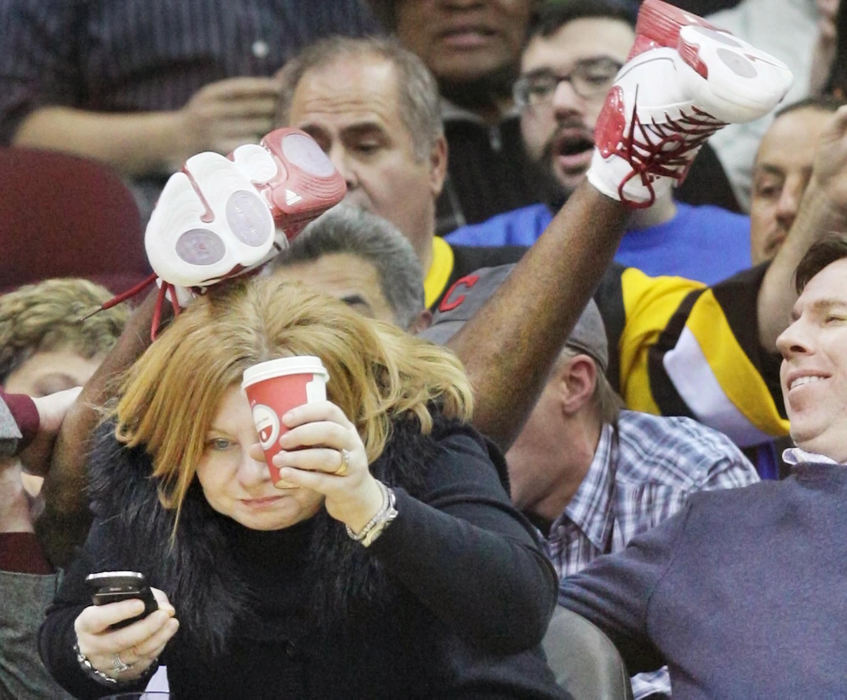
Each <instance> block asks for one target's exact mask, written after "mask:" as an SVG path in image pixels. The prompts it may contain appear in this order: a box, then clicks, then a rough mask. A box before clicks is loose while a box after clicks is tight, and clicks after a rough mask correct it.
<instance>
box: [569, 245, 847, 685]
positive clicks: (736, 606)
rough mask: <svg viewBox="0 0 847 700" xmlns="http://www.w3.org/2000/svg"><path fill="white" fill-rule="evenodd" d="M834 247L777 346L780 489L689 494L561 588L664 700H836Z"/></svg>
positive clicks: (841, 397) (841, 512)
mask: <svg viewBox="0 0 847 700" xmlns="http://www.w3.org/2000/svg"><path fill="white" fill-rule="evenodd" d="M845 279H847V236H845V235H843V234H841V235H837V236H832V237H830V238H827V239H824V240H822V241H820V242H818V243H816V244H814V245H813V246H812V247H811V248H810V249H809V251H808V252H807V254H806V255H805V256H804V258H803V259H802V261H801V262H800V264H799V266H798V268H797V276H796V280H797V289H798V292H800V296H799V298H798V300H797V302H796V304H795V305H794V309H793V312H792V318H793V321H792V323H791V324H790V325H789V326H788V328H787V329H786V330H785V331H784V332H783V333H782V334H781V335H780V336H779V340H778V346H779V350H780V352H781V354H782V358H783V359H782V367H781V371H780V383H781V386H782V392H783V396H784V397H785V405H786V409H787V412H788V417H789V419H790V421H791V435H792V438H793V440H794V443H795V445H796V447H794V448H792V449H789V450H787V451H786V454H785V459H786V461H788V462H789V463H791V464H793V474H792V476H791V477H789V478H788V479H785V480H783V481H780V482H770V483H761V484H757V485H754V486H750V487H747V488H743V489H736V490H733V491H726V492H713V493H702V494H696V495H694V496H693V497H692V498H691V499H690V500H689V502H688V504H687V506H686V507H685V508H684V509H683V510H682V511H681V512H680V513H679V514H678V515H676V516H674V517H672V518H671V519H669V520H667V521H665V522H664V523H662V524H661V525H659V526H658V527H656V528H654V529H653V530H651V531H649V532H648V533H646V534H645V535H643V536H638V537H636V538H635V539H633V540H632V541H631V542H630V544H629V546H628V547H627V548H626V549H625V550H624V551H623V552H622V553H619V554H615V555H610V556H607V557H601V558H600V559H597V560H595V562H593V563H592V564H591V565H590V566H589V567H588V568H586V569H585V570H583V571H582V572H581V573H579V574H577V575H575V576H573V577H570V578H568V579H566V580H565V582H564V583H563V585H562V586H561V588H560V599H559V600H560V603H561V604H563V605H564V606H565V607H567V608H570V609H571V610H573V611H575V612H577V613H579V614H581V615H583V616H585V617H586V618H588V619H590V620H591V621H592V622H594V623H595V624H596V625H598V626H599V627H601V628H602V629H603V630H604V631H605V632H606V634H608V635H609V636H610V637H611V638H612V640H613V641H614V642H615V644H616V645H617V647H618V648H619V649H620V651H621V653H622V655H623V656H624V659H625V661H626V663H627V666H628V667H629V670H630V671H631V672H636V671H643V670H649V669H654V668H658V667H659V666H661V665H662V664H663V663H667V664H668V666H669V668H670V673H671V683H672V689H673V694H674V697H675V698H680V699H684V698H753V697H756V698H760V697H761V698H765V697H768V698H775V697H779V698H807V697H814V698H834V697H845V695H847V675H845V673H844V654H845V649H847V596H845V589H844V580H845V578H847V539H846V538H845V537H844V534H845V532H847V511H845V508H844V503H845V501H847V285H845V283H844V280H845Z"/></svg>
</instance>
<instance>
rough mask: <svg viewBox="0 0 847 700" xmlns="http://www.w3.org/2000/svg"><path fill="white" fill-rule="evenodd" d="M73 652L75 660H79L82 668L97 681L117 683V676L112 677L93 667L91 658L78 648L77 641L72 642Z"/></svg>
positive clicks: (118, 681)
mask: <svg viewBox="0 0 847 700" xmlns="http://www.w3.org/2000/svg"><path fill="white" fill-rule="evenodd" d="M74 652H75V653H76V660H77V661H78V662H79V665H80V666H82V670H83V671H85V672H86V673H87V674H88V675H89V676H90V677H91V678H93V679H94V680H96V681H99V682H100V683H106V684H107V685H117V684H118V683H120V680H118V679H117V678H112V676H110V675H109V674H107V673H103V671H100V670H98V669H96V668H94V665H93V664H92V663H91V660H90V659H89V658H88V657H87V656H86V655H85V654H83V653H82V652H81V651H80V650H79V643H78V642H74Z"/></svg>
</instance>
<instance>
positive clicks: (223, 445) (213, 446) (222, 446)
mask: <svg viewBox="0 0 847 700" xmlns="http://www.w3.org/2000/svg"><path fill="white" fill-rule="evenodd" d="M231 446H232V441H231V440H227V439H226V438H212V439H211V440H208V441H207V442H206V447H207V448H209V449H210V450H226V449H228V448H229V447H231Z"/></svg>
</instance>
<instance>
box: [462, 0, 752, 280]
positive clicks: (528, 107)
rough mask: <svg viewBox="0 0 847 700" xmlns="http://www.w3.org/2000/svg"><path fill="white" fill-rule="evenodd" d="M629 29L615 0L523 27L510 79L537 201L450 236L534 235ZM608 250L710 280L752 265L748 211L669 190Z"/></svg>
mask: <svg viewBox="0 0 847 700" xmlns="http://www.w3.org/2000/svg"><path fill="white" fill-rule="evenodd" d="M634 39H635V31H634V24H633V19H632V16H631V14H630V13H629V11H628V10H626V9H624V8H622V6H621V4H620V3H615V2H614V1H613V0H575V1H574V2H569V3H551V4H549V5H547V6H545V7H544V8H543V10H542V11H541V12H540V13H539V16H538V18H537V21H536V22H535V23H534V24H533V26H532V27H531V28H530V32H529V39H528V42H527V44H526V46H525V48H524V52H523V55H522V58H521V72H520V77H519V79H518V80H517V81H516V83H515V86H514V97H515V102H516V104H517V106H518V107H519V109H520V112H521V132H522V135H523V140H524V144H525V146H526V149H527V152H528V154H529V156H530V159H531V160H532V161H533V162H534V168H535V171H536V177H537V180H538V189H537V191H538V195H539V198H540V200H541V202H542V203H540V204H533V205H530V206H528V207H523V208H521V209H515V210H513V211H511V212H507V213H505V214H501V215H498V216H495V217H493V218H492V219H489V220H488V221H486V222H483V223H481V224H476V225H471V226H465V227H462V228H459V229H457V230H456V231H455V232H453V233H451V234H449V235H448V236H446V239H447V240H448V241H450V242H451V243H455V244H461V245H487V246H491V245H532V243H533V242H534V241H535V240H536V239H537V238H538V236H540V235H541V233H542V231H543V230H544V228H545V227H546V226H547V224H548V223H549V222H550V220H551V218H552V215H553V212H555V211H557V210H558V209H559V207H561V204H562V202H563V201H564V200H565V199H566V198H567V197H568V196H569V195H570V194H571V192H573V190H574V189H575V188H576V186H577V185H578V184H579V183H580V182H581V181H582V180H583V179H584V177H585V173H586V171H587V170H588V167H589V165H590V164H591V155H592V152H593V149H594V127H595V124H596V122H597V117H598V115H599V113H600V110H601V108H602V107H603V102H604V100H605V97H606V93H607V92H608V90H609V88H610V87H611V86H612V83H613V82H614V79H615V75H616V74H617V72H618V70H619V69H620V67H621V66H622V65H623V64H624V62H625V61H626V59H627V56H628V54H629V51H630V49H631V47H632V44H633V41H634ZM645 157H649V154H645ZM715 251H720V255H716V254H715ZM615 260H617V261H618V262H620V263H622V264H624V265H627V266H630V267H637V268H639V269H641V270H643V271H644V272H646V273H647V274H650V275H667V274H671V275H679V276H683V277H688V278H690V279H696V280H700V281H702V282H705V283H707V284H712V283H715V282H717V281H719V280H722V279H725V278H727V277H729V276H731V275H733V274H735V273H736V272H739V271H741V270H744V269H747V268H748V267H750V265H751V257H750V221H749V218H748V217H746V216H742V215H740V214H736V213H733V212H730V211H727V210H725V209H722V208H720V207H716V206H713V205H700V206H692V205H689V204H684V203H682V202H679V201H676V200H675V199H674V198H673V196H672V194H671V193H670V192H668V193H667V194H665V195H663V196H660V197H658V198H657V199H656V201H655V202H654V203H653V205H652V206H650V207H649V208H642V209H637V210H636V211H635V212H634V213H633V215H632V216H631V219H630V222H629V226H628V230H627V233H626V235H625V236H624V237H623V240H622V242H621V245H620V248H619V249H618V253H617V255H616V256H615Z"/></svg>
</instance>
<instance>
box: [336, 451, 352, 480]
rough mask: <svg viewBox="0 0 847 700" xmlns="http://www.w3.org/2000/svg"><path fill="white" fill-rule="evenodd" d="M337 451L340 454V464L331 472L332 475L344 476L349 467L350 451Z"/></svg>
mask: <svg viewBox="0 0 847 700" xmlns="http://www.w3.org/2000/svg"><path fill="white" fill-rule="evenodd" d="M338 453H339V454H340V455H341V464H339V465H338V469H336V470H335V471H334V472H332V474H333V476H344V475H345V474H346V473H347V469H348V468H349V467H350V451H349V450H345V449H341V450H339V451H338Z"/></svg>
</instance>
